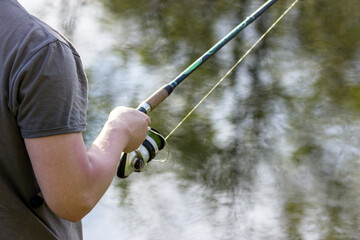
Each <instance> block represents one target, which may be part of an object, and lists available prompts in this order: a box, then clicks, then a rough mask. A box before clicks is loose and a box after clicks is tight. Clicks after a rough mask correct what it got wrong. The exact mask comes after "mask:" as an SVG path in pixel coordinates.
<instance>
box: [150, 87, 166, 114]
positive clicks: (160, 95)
mask: <svg viewBox="0 0 360 240" xmlns="http://www.w3.org/2000/svg"><path fill="white" fill-rule="evenodd" d="M166 86H167V85H166ZM166 86H165V87H166ZM165 87H162V88H160V89H159V90H157V91H156V92H155V93H154V94H153V95H151V96H150V97H149V98H148V99H146V100H145V102H147V103H148V104H149V105H150V106H151V109H152V110H154V109H155V108H156V107H157V106H158V105H159V104H160V103H162V102H163V101H164V100H165V99H166V98H167V97H168V96H169V95H170V94H169V92H168V91H167V90H166V88H165Z"/></svg>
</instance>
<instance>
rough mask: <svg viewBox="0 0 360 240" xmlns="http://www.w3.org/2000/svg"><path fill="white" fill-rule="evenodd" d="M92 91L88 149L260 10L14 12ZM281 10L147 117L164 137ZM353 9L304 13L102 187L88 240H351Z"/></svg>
mask: <svg viewBox="0 0 360 240" xmlns="http://www.w3.org/2000/svg"><path fill="white" fill-rule="evenodd" d="M19 2H21V3H22V4H23V5H24V7H25V8H27V9H28V10H29V11H30V12H31V13H33V14H34V15H36V16H38V17H39V18H40V19H42V20H44V21H46V22H47V23H49V24H50V25H52V26H54V27H55V28H56V29H58V30H60V31H61V32H62V33H64V35H66V36H67V37H68V38H69V39H70V40H71V41H72V42H73V44H74V45H75V47H76V48H77V49H78V51H79V52H80V54H81V56H82V59H83V62H84V66H85V68H86V72H87V75H88V78H89V87H90V89H89V109H88V129H87V131H86V132H85V133H84V138H85V141H86V143H87V144H90V143H91V141H92V140H93V139H94V138H95V136H96V135H97V133H98V132H99V131H100V129H101V127H102V124H103V123H104V121H105V119H106V117H107V114H108V113H109V111H110V110H111V109H112V108H113V107H115V106H117V105H125V106H132V107H136V106H137V105H138V104H139V103H140V102H142V101H143V100H144V99H145V98H147V97H148V96H149V95H150V94H151V93H152V92H154V91H155V90H156V89H158V88H159V87H161V86H162V85H164V84H166V83H168V82H170V81H171V80H172V79H173V78H174V77H176V76H177V75H178V74H179V73H180V72H182V71H183V70H184V69H185V68H186V67H187V66H188V65H190V64H191V63H192V62H193V61H194V60H196V59H197V58H198V57H199V56H201V55H202V54H203V53H204V52H205V51H207V50H208V49H209V48H210V47H211V46H212V45H213V44H215V43H216V42H217V41H218V40H219V39H221V38H222V37H223V36H224V35H225V34H227V32H229V31H230V30H231V29H232V28H234V27H235V26H236V25H237V24H239V23H240V22H242V21H243V20H244V19H245V18H246V16H248V15H249V14H250V13H252V12H253V11H254V10H256V9H257V7H259V6H260V5H261V4H262V3H263V2H264V1H260V0H256V1H254V0H253V1H250V0H241V1H235V0H215V1H209V0H200V1H187V0H184V1H161V0H137V1H130V0H101V1H100V0H88V1H86V0H73V1H70V0H61V1H60V0H57V1H50V0H32V1H25V0H21V1H19ZM291 3H292V1H279V2H277V3H276V4H275V5H274V6H273V7H272V8H271V9H269V10H268V11H267V12H266V13H265V14H264V15H263V16H261V17H260V18H259V19H258V20H256V22H255V23H254V24H252V25H251V26H250V27H249V28H247V29H246V30H244V31H243V32H242V33H241V34H240V35H239V36H238V37H237V38H235V39H233V40H232V41H231V42H230V43H229V44H227V45H226V46H225V47H224V48H223V49H222V50H221V51H220V52H218V53H217V54H216V55H215V56H214V57H213V58H211V59H210V60H209V61H208V62H206V63H205V64H204V65H203V66H201V68H199V69H198V70H196V71H195V72H194V73H193V74H192V75H191V76H190V77H189V78H188V79H186V80H185V81H184V82H183V83H182V84H181V86H179V87H178V88H177V89H176V90H175V91H174V93H173V94H172V96H171V97H170V98H169V99H167V100H166V101H165V102H164V103H163V104H162V105H161V106H159V108H157V109H156V110H155V111H154V112H152V113H151V118H152V126H153V127H155V128H156V129H158V130H159V131H160V132H162V133H163V134H164V135H167V134H168V133H169V132H170V131H171V130H172V129H173V128H174V127H175V126H176V125H177V123H178V122H179V121H180V120H181V119H182V118H183V117H184V116H185V115H186V114H187V113H188V112H189V111H190V110H191V109H192V108H193V107H194V106H195V105H196V104H197V103H198V101H199V100H200V99H201V98H202V97H203V96H204V95H205V94H206V93H207V91H209V90H210V89H211V88H212V86H214V85H215V84H216V82H217V81H218V80H219V79H220V78H221V77H222V76H223V75H224V74H225V73H226V72H227V71H228V70H229V69H230V68H231V67H232V66H233V65H234V64H235V63H236V62H237V61H238V59H240V58H241V56H242V55H243V54H244V53H245V52H246V51H247V50H248V49H249V47H250V46H251V45H252V44H253V43H254V42H255V41H256V40H257V39H258V38H259V37H260V36H261V35H262V34H263V33H264V32H265V31H266V30H267V28H268V27H270V26H271V24H272V23H273V22H274V21H275V20H276V19H277V18H278V17H279V16H280V15H281V13H282V12H284V11H285V9H286V8H287V7H288V6H289V5H290V4H291ZM359 26H360V4H359V3H358V1H357V0H346V1H338V0H327V1H323V0H307V1H301V2H300V3H298V4H297V5H296V7H295V8H294V9H292V10H291V11H290V13H289V14H288V15H286V16H285V18H284V19H283V20H282V21H281V22H280V23H279V24H278V25H277V26H276V28H275V29H274V30H273V31H272V32H271V33H270V34H269V35H268V36H266V37H265V39H264V40H263V41H262V42H261V44H260V45H259V46H257V47H256V48H255V49H254V51H253V52H251V54H250V55H249V56H248V57H246V58H245V60H244V61H243V62H242V63H241V64H240V65H239V66H238V67H237V68H236V69H235V70H234V71H233V73H232V74H230V75H229V76H228V77H227V78H226V80H225V81H224V82H223V83H222V84H221V85H220V86H219V88H217V89H216V90H215V91H214V92H213V93H212V94H211V95H210V96H209V98H208V99H206V101H205V102H204V103H203V104H202V105H200V107H199V108H198V109H197V110H196V111H195V112H194V113H193V114H192V115H191V117H190V118H189V119H188V120H187V121H185V122H184V124H183V125H182V126H181V127H180V128H179V129H178V130H177V131H176V132H175V133H174V134H173V135H171V137H170V138H169V139H168V144H169V151H170V157H169V159H168V161H167V162H166V163H151V164H149V166H148V167H147V169H146V171H145V172H143V173H140V174H138V173H134V174H132V175H131V176H130V177H129V178H127V179H126V180H119V179H114V182H113V184H112V185H111V187H110V188H109V190H108V191H107V193H106V194H105V196H104V197H103V199H102V200H101V201H100V202H99V204H98V205H97V206H96V207H95V209H94V210H93V211H92V212H91V213H90V214H89V215H88V216H86V217H85V219H84V221H83V225H84V238H85V240H97V239H102V240H113V239H135V240H152V239H156V240H161V239H164V240H165V239H166V240H167V239H174V240H177V239H178V240H190V239H191V240H197V239H198V240H202V239H216V240H217V239H219V240H220V239H221V240H223V239H224V240H227V239H229V240H233V239H240V240H242V239H244V240H249V239H254V240H257V239H276V240H279V239H311V240H312V239H319V240H322V239H329V240H332V239H360V237H359V236H360V162H359V158H360V150H359V149H360V140H359V137H358V136H359V133H360V120H359V119H360V116H359V114H360V79H359V76H360V62H359V59H360V40H359V39H360V27H359Z"/></svg>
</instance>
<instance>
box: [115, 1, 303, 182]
mask: <svg viewBox="0 0 360 240" xmlns="http://www.w3.org/2000/svg"><path fill="white" fill-rule="evenodd" d="M277 1H278V0H267V1H266V2H265V3H264V4H263V5H262V6H261V7H259V8H258V9H257V10H256V11H255V12H254V13H252V14H251V15H250V16H248V17H247V18H246V19H245V20H244V21H243V22H241V23H240V24H239V25H238V26H236V27H235V28H234V29H233V30H232V31H231V32H229V33H228V34H227V35H226V36H225V37H224V38H222V39H221V40H220V41H219V42H218V43H216V44H215V45H214V46H213V47H212V48H211V49H209V50H208V51H207V52H206V53H204V54H203V55H202V56H201V57H200V58H199V59H197V60H196V61H195V62H193V63H192V64H191V65H190V66H189V67H188V68H187V69H185V70H184V71H183V72H182V73H180V75H178V76H177V77H176V78H175V79H173V80H172V81H171V82H170V83H169V84H166V85H165V86H163V87H161V88H159V89H158V90H157V91H156V92H154V93H153V94H152V95H151V96H150V97H148V98H147V99H146V100H145V101H144V102H142V103H141V104H140V105H139V106H138V107H137V110H139V111H141V112H143V113H146V114H148V113H150V112H151V111H152V110H154V109H155V108H156V107H157V106H158V105H159V104H160V103H162V102H163V101H164V100H165V99H166V98H167V97H168V96H169V95H170V94H171V93H172V91H173V90H174V89H175V88H176V86H178V85H179V84H180V83H181V82H182V81H183V80H184V79H185V78H186V77H187V76H189V75H190V74H191V73H192V72H193V71H194V70H195V69H197V68H198V67H199V66H200V65H201V64H202V63H204V62H205V61H206V60H207V59H208V58H209V57H211V56H212V55H214V54H215V53H216V52H217V51H218V50H220V49H221V48H222V47H223V46H224V45H225V44H226V43H228V42H229V41H230V40H231V39H233V38H234V37H235V36H236V35H237V34H238V33H240V32H241V31H242V30H244V29H245V28H246V27H247V26H249V25H250V24H251V23H252V22H254V21H255V20H256V19H257V18H258V17H259V16H260V15H262V13H264V12H265V11H266V10H267V9H268V8H270V7H271V6H272V5H273V4H274V3H275V2H277ZM298 1H299V0H294V2H293V3H292V5H291V6H290V7H288V9H286V10H285V11H284V13H283V14H282V15H281V16H280V17H279V18H278V19H277V20H276V21H275V22H274V23H273V24H272V25H271V27H270V28H269V29H268V30H267V31H266V32H265V33H264V34H263V35H262V36H261V37H260V38H259V39H258V40H257V41H256V42H255V44H253V45H252V47H251V48H250V49H249V50H248V51H247V52H246V53H245V54H244V55H243V56H242V57H241V58H240V59H239V60H238V62H237V63H236V64H235V65H234V66H233V67H232V68H231V69H230V70H229V71H228V72H227V73H226V74H225V75H224V76H223V77H222V78H221V79H220V80H219V81H218V82H217V83H216V84H215V86H214V87H213V88H212V89H211V90H210V91H209V92H208V93H207V94H206V95H205V96H204V97H203V98H202V99H201V100H200V101H199V103H198V104H196V105H195V107H194V108H193V109H192V110H191V111H190V112H189V113H188V114H187V115H186V116H185V117H184V118H183V120H181V121H180V122H179V123H178V125H177V126H176V127H175V128H174V129H173V130H172V131H171V132H170V133H169V134H168V135H167V136H166V137H165V138H164V137H163V136H162V135H161V134H160V133H159V132H158V131H157V130H155V129H152V128H151V129H150V130H149V131H148V133H147V136H146V139H145V141H144V142H143V143H142V144H141V145H140V147H139V148H138V149H136V150H135V151H133V152H131V153H123V154H122V155H121V158H120V163H119V166H118V171H117V176H118V177H120V178H126V177H128V176H129V175H130V174H131V173H133V172H142V171H143V170H144V168H145V166H146V165H147V163H148V162H150V161H152V160H153V159H154V158H155V157H156V155H157V153H158V152H160V151H161V150H162V149H164V148H165V147H166V148H167V156H165V159H163V160H160V161H162V162H163V161H166V160H167V159H168V157H169V147H168V144H167V139H168V138H169V137H170V136H171V135H172V134H173V133H174V132H175V131H176V129H178V128H179V127H180V126H181V125H182V124H183V122H184V121H186V119H187V118H188V117H189V116H190V115H191V114H192V113H193V112H194V111H195V110H196V109H197V108H198V107H199V106H200V104H201V103H203V102H204V101H205V99H206V98H207V97H208V96H209V95H210V94H211V93H212V92H213V91H214V90H215V89H216V88H217V87H218V86H219V85H220V84H221V83H222V82H223V81H224V80H225V78H226V77H227V76H229V74H230V73H232V72H233V70H234V69H235V68H236V67H237V66H238V65H239V64H240V63H241V62H242V61H243V60H244V58H245V57H246V56H247V55H249V53H250V52H251V51H252V50H253V49H254V48H255V47H256V46H257V45H258V43H259V42H260V41H261V40H263V39H264V38H265V37H266V35H267V34H268V33H269V32H270V31H271V30H272V29H273V28H274V27H275V26H276V25H277V24H278V23H279V21H280V20H281V19H282V18H283V17H284V16H285V15H286V14H287V13H288V12H289V11H290V9H292V8H293V7H294V6H295V4H296V3H297V2H298Z"/></svg>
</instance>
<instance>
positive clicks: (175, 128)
mask: <svg viewBox="0 0 360 240" xmlns="http://www.w3.org/2000/svg"><path fill="white" fill-rule="evenodd" d="M299 1H300V0H295V1H294V2H293V3H292V4H291V5H290V7H288V8H287V9H286V10H285V11H284V13H283V14H282V15H281V16H280V17H279V18H278V19H277V20H276V21H275V22H274V23H273V24H272V25H271V26H270V27H269V29H268V30H267V31H266V32H265V33H264V34H263V35H262V36H261V37H260V38H259V39H258V40H257V41H256V42H255V43H254V44H253V45H252V46H251V47H250V49H249V50H248V51H247V52H246V53H245V54H244V55H243V56H242V57H241V58H240V59H239V60H238V61H237V62H236V63H235V65H234V66H232V67H231V68H230V70H229V71H228V72H227V73H226V74H225V75H224V76H223V77H222V78H221V79H220V80H219V81H218V82H217V83H216V84H215V85H214V87H213V88H212V89H210V91H209V92H208V93H207V94H206V95H205V96H204V97H203V98H202V99H201V100H200V101H199V102H198V103H197V104H196V105H195V107H194V108H193V109H191V110H190V112H189V113H188V114H187V115H186V116H185V117H184V118H183V119H182V120H181V121H180V122H179V123H178V124H177V125H176V126H175V127H174V129H173V130H171V132H170V133H169V134H168V135H167V136H166V137H165V140H167V139H168V138H169V137H170V136H171V135H172V134H173V133H174V132H175V131H176V130H177V129H178V128H179V127H180V126H181V125H182V124H183V123H184V122H185V121H186V119H188V118H189V117H190V115H191V114H192V113H193V112H194V111H195V110H196V109H197V108H198V107H199V106H200V105H201V104H202V103H203V102H204V101H205V99H206V98H207V97H208V96H209V95H210V94H211V93H212V92H213V91H214V90H215V89H216V88H217V87H218V86H219V85H220V84H221V83H222V82H223V81H224V80H225V78H227V77H228V76H229V75H230V74H231V73H232V72H233V71H234V69H235V68H236V67H237V66H238V65H239V64H240V63H241V62H242V61H243V60H244V58H245V57H246V56H247V55H249V54H250V53H251V51H252V50H253V49H254V48H255V47H256V46H257V45H258V44H259V43H260V42H261V41H262V40H263V39H264V38H265V37H266V36H267V35H268V33H269V32H270V31H271V30H272V29H273V28H274V27H275V26H276V25H277V24H278V23H279V22H280V21H281V19H283V17H285V15H286V14H287V13H288V12H289V11H290V10H291V9H292V8H293V7H294V6H295V5H296V4H297V3H298V2H299Z"/></svg>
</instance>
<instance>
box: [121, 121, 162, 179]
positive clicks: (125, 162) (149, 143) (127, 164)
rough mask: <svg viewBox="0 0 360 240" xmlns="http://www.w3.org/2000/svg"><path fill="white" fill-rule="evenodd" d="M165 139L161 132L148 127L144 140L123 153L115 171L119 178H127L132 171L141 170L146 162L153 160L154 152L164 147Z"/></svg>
mask: <svg viewBox="0 0 360 240" xmlns="http://www.w3.org/2000/svg"><path fill="white" fill-rule="evenodd" d="M165 143H166V140H165V138H164V137H163V136H161V134H160V133H159V132H158V131H157V130H155V129H153V128H150V130H149V132H148V134H147V136H146V139H145V141H144V142H143V143H142V144H141V146H140V147H139V148H138V149H137V150H135V151H133V152H131V153H129V154H126V153H123V155H122V156H121V159H120V164H119V167H118V171H117V176H118V177H119V178H127V177H128V176H129V175H130V174H131V173H133V172H141V171H143V170H144V169H145V167H146V165H147V163H148V162H150V161H151V160H153V159H154V158H155V156H156V154H157V153H158V152H159V151H160V150H162V149H163V148H164V147H165Z"/></svg>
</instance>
